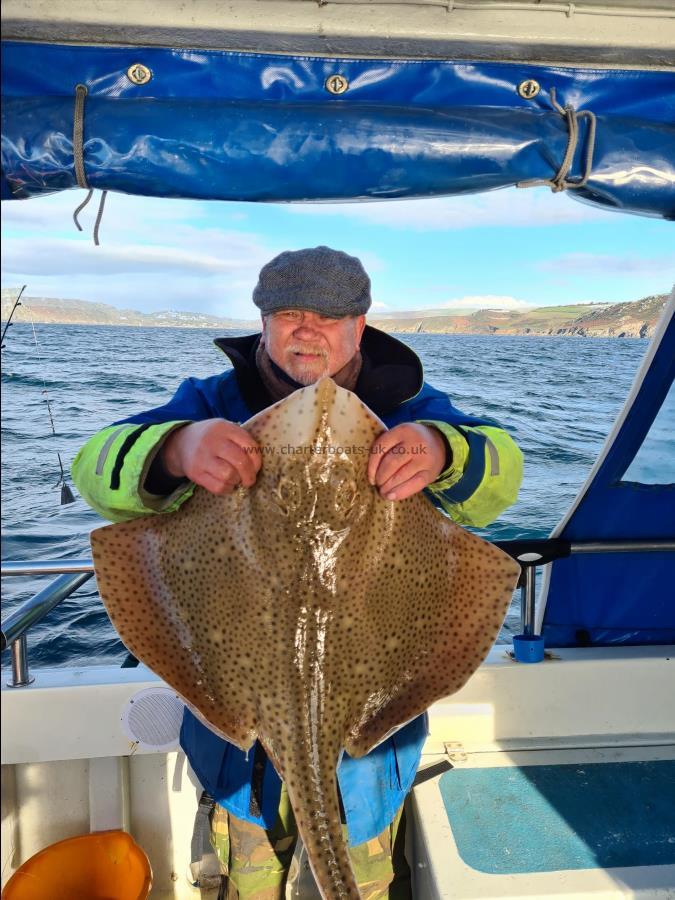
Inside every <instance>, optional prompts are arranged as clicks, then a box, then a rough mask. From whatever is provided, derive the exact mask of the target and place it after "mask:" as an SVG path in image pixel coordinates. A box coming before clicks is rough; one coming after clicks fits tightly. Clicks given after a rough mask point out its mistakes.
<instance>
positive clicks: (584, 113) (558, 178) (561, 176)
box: [516, 88, 597, 193]
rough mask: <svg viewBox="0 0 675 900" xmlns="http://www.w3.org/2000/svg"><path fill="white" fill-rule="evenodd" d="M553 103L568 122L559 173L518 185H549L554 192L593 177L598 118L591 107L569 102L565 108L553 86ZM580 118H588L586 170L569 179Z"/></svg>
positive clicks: (582, 184) (574, 186) (518, 185)
mask: <svg viewBox="0 0 675 900" xmlns="http://www.w3.org/2000/svg"><path fill="white" fill-rule="evenodd" d="M551 105H552V106H553V108H554V109H555V110H556V112H559V113H560V115H561V116H562V117H563V118H564V119H565V122H566V123H567V132H568V135H567V148H566V150H565V155H564V157H563V161H562V163H561V164H560V168H559V169H558V172H557V174H556V175H555V176H554V177H553V178H532V179H529V180H528V181H520V182H519V183H518V184H517V185H516V187H519V188H529V187H538V186H540V185H547V186H548V187H550V188H551V190H552V191H553V193H558V192H559V191H566V190H570V189H574V188H580V187H584V186H585V185H586V184H587V182H588V179H589V178H590V177H591V171H592V169H593V152H594V150H595V131H596V121H597V120H596V118H595V114H594V113H592V112H591V111H590V109H582V110H581V111H580V112H577V110H575V109H574V107H573V106H572V105H571V104H569V103H568V104H567V105H566V106H565V107H564V108H563V107H562V106H561V105H560V104H559V103H558V100H557V99H556V92H555V88H551ZM579 119H588V134H587V136H586V150H585V153H584V172H583V175H582V176H581V178H575V179H574V180H571V179H569V178H568V177H567V176H568V175H569V173H570V169H571V168H572V163H573V162H574V154H575V153H576V152H577V145H578V143H579Z"/></svg>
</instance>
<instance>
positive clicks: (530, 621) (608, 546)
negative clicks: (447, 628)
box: [0, 538, 675, 687]
mask: <svg viewBox="0 0 675 900" xmlns="http://www.w3.org/2000/svg"><path fill="white" fill-rule="evenodd" d="M493 543H495V544H496V546H498V547H500V548H501V549H502V550H504V551H505V552H506V553H508V554H509V556H512V557H513V559H515V560H516V561H517V562H519V563H520V565H521V567H522V575H521V579H520V581H519V585H520V588H521V595H520V597H521V599H520V619H521V630H522V633H523V634H527V635H534V634H535V606H536V586H537V583H536V569H537V566H542V565H546V564H547V563H551V562H553V561H554V560H556V559H563V558H564V557H567V556H571V555H574V554H578V553H638V552H639V553H645V552H652V553H654V552H664V551H665V552H672V551H674V550H675V540H672V541H671V540H663V541H585V542H581V541H579V542H574V541H563V540H559V539H551V538H542V539H533V540H520V541H494V542H493ZM57 574H58V575H59V578H57V579H56V580H55V581H53V582H52V583H51V584H50V585H49V586H48V587H46V588H44V590H42V591H40V592H39V593H37V594H35V596H34V597H31V598H30V600H26V602H25V603H22V605H21V606H20V607H19V608H18V609H16V610H14V612H12V613H10V615H9V616H8V617H7V619H6V620H5V621H4V622H3V623H2V635H1V637H0V642H1V649H2V650H5V649H6V648H7V647H10V648H11V651H12V682H11V686H12V687H23V686H24V685H26V684H30V683H31V682H32V681H33V679H32V678H31V676H30V672H29V669H28V645H27V640H26V633H27V631H28V629H29V628H30V627H31V626H32V625H36V624H37V623H38V622H40V621H41V620H42V619H43V618H44V617H45V616H46V615H47V613H49V612H51V610H52V609H54V607H55V606H58V605H59V603H61V602H62V601H63V600H65V599H66V598H67V597H69V596H70V595H71V594H72V593H73V592H74V591H76V590H77V589H78V588H79V587H80V586H81V585H83V584H84V583H85V581H88V580H89V579H90V578H91V577H92V575H93V574H94V565H93V563H92V561H91V560H90V559H71V560H39V561H37V562H31V563H26V562H3V563H2V566H1V569H0V575H2V577H5V576H9V575H57Z"/></svg>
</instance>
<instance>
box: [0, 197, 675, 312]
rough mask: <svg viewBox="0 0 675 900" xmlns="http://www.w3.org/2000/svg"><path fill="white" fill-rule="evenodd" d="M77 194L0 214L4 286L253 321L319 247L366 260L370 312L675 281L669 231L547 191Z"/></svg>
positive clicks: (662, 287)
mask: <svg viewBox="0 0 675 900" xmlns="http://www.w3.org/2000/svg"><path fill="white" fill-rule="evenodd" d="M83 197H84V193H83V192H81V191H63V192H61V193H59V194H52V195H49V196H42V197H35V198H32V199H30V200H23V201H6V202H4V203H3V204H2V238H3V251H2V286H3V287H5V288H15V287H16V288H18V287H20V286H21V285H22V284H26V285H27V290H26V296H27V297H30V296H34V297H35V296H39V297H59V298H74V299H80V300H89V301H94V302H101V303H109V304H111V305H113V306H116V307H119V308H126V309H134V310H138V311H141V312H158V311H161V310H178V311H183V310H184V311H194V312H201V313H206V314H209V315H217V316H224V317H231V318H237V319H249V320H250V319H253V318H255V316H256V310H255V307H253V305H252V302H251V299H250V298H251V293H252V291H253V288H254V286H255V283H256V280H257V275H258V271H259V270H260V267H261V266H262V265H264V264H265V263H266V262H267V261H269V260H270V259H271V258H272V257H273V256H275V255H276V254H277V253H280V252H282V251H283V250H296V249H300V248H302V247H313V246H317V245H319V244H326V245H328V246H330V247H334V248H336V249H340V250H344V251H346V252H347V253H351V254H354V255H356V256H358V257H360V259H361V260H362V262H363V263H364V265H365V267H366V269H367V270H368V272H369V274H370V277H371V281H372V296H373V307H372V310H371V312H372V313H379V314H382V315H386V314H387V313H388V312H394V311H403V310H411V311H414V310H420V309H429V308H433V309H440V308H451V309H467V310H469V309H476V308H492V309H497V308H500V309H523V310H525V309H527V308H528V307H537V306H550V305H560V304H567V303H590V302H619V301H627V300H638V299H640V298H641V297H645V296H648V295H650V294H655V293H666V292H668V291H669V290H670V289H671V287H672V285H673V281H674V280H675V240H674V237H675V232H674V231H673V225H672V223H668V222H665V221H663V220H659V219H651V218H646V217H643V216H636V215H626V214H620V213H617V212H613V211H605V210H602V209H597V208H594V207H591V206H590V205H588V204H584V203H581V202H579V201H575V200H574V199H572V198H571V197H568V196H566V195H564V194H553V193H552V192H551V191H550V190H549V189H548V188H545V187H537V188H530V189H526V190H518V189H516V188H508V189H503V190H498V191H491V192H488V193H483V194H474V195H467V196H462V197H444V198H434V199H423V200H389V201H370V202H360V203H342V204H334V203H315V204H264V203H239V202H227V201H208V202H206V201H196V200H173V199H171V200H167V199H154V198H148V197H133V196H129V195H126V194H118V193H111V194H109V195H108V199H107V203H106V208H105V212H104V215H103V221H102V224H101V229H100V240H101V246H99V247H96V246H94V243H93V240H92V230H93V224H94V219H95V216H96V208H97V206H98V198H99V195H98V194H95V195H94V198H93V199H92V202H91V203H90V204H89V207H87V209H86V210H84V212H83V213H82V214H81V216H80V220H81V222H82V225H83V226H84V230H83V232H82V233H80V232H78V231H77V230H76V228H75V225H74V224H73V220H72V214H73V211H74V209H75V208H76V206H77V205H78V204H79V203H80V202H81V200H82V199H83Z"/></svg>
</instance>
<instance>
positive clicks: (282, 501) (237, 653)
mask: <svg viewBox="0 0 675 900" xmlns="http://www.w3.org/2000/svg"><path fill="white" fill-rule="evenodd" d="M244 427H245V428H246V429H247V430H248V431H249V432H250V434H251V435H252V436H253V437H254V438H255V439H256V440H257V441H258V443H259V444H260V446H261V448H262V453H263V465H262V468H261V471H260V473H259V475H258V478H257V481H256V484H255V485H254V486H253V487H252V488H250V489H246V488H243V487H240V488H238V489H237V490H236V491H235V492H234V493H233V494H231V495H229V496H224V497H217V496H214V495H212V494H209V493H208V492H207V491H205V490H203V489H201V488H197V489H196V490H195V493H194V495H193V497H192V498H191V499H190V500H188V501H187V502H186V503H185V504H184V505H183V506H182V507H181V508H180V509H179V510H177V511H176V512H174V513H168V514H165V515H156V516H145V517H142V518H139V519H136V520H133V521H130V522H126V523H123V524H118V525H110V526H107V527H105V528H102V529H98V530H96V531H94V532H93V533H92V548H93V555H94V562H95V567H96V577H97V580H98V585H99V590H100V592H101V596H102V597H103V600H104V602H105V605H106V608H107V609H108V612H109V614H110V617H111V619H112V621H113V624H114V625H115V627H116V629H117V631H118V633H119V635H120V637H121V639H122V641H123V642H124V643H125V645H126V646H127V647H128V648H129V650H131V652H132V653H134V654H135V655H136V656H137V657H138V658H139V659H141V660H142V661H143V662H144V663H146V664H147V665H148V666H149V667H150V668H151V669H152V670H153V671H155V672H156V673H157V674H158V675H160V676H161V677H162V678H164V679H165V681H166V682H167V683H168V684H170V685H171V686H172V687H173V688H174V689H175V690H176V691H178V692H179V693H180V694H181V695H182V696H183V697H184V698H185V700H186V702H187V703H188V704H189V706H190V707H191V708H192V709H193V710H194V711H195V712H196V713H197V714H198V715H199V716H200V717H201V718H202V719H203V720H204V721H206V722H207V723H208V724H209V725H210V726H211V727H212V728H213V729H214V730H215V731H216V732H217V733H219V734H221V735H222V736H224V737H226V738H227V739H228V740H230V741H232V742H233V743H234V744H236V745H237V746H238V747H240V748H242V749H244V750H246V749H247V748H249V747H251V746H252V744H253V743H254V741H255V739H256V737H258V738H259V739H260V741H261V742H262V744H263V746H264V747H265V749H266V751H267V753H268V755H269V757H270V759H271V761H272V763H273V765H274V766H275V768H276V770H277V772H278V773H279V775H280V776H281V778H282V779H283V780H284V781H285V782H286V784H287V787H288V792H289V796H290V800H291V804H292V807H293V811H294V813H295V816H296V819H297V823H298V830H299V833H300V835H301V837H302V839H303V841H304V842H305V845H306V848H307V852H308V857H309V860H310V863H311V866H312V870H313V872H314V875H315V878H316V881H317V884H318V886H319V888H320V890H321V892H322V895H323V896H324V897H325V898H330V900H345V898H358V897H359V892H358V888H357V886H356V882H355V880H354V877H353V874H352V871H351V867H350V862H349V857H348V854H347V852H346V847H345V843H344V838H343V835H342V831H341V827H340V814H339V807H338V798H337V787H336V774H335V773H336V767H337V763H338V759H339V756H340V753H341V751H342V750H343V749H346V750H347V752H348V753H349V754H350V755H352V756H354V757H360V756H363V755H364V754H366V753H368V752H369V750H371V749H372V748H373V747H374V746H376V745H377V744H378V743H379V742H381V741H382V740H383V739H384V738H385V737H386V736H387V735H388V734H389V733H390V732H391V731H392V729H394V728H396V727H398V726H400V725H401V724H403V723H405V722H407V721H409V720H410V719H412V718H413V717H414V716H416V715H418V714H419V713H421V712H423V711H424V710H425V709H427V708H428V707H429V706H430V705H431V704H432V703H433V702H434V701H436V700H438V699H440V698H441V697H444V696H446V695H448V694H451V693H453V692H454V691H456V690H458V689H459V688H460V687H462V685H463V684H464V683H465V682H466V681H467V679H468V678H469V677H470V675H471V674H472V673H473V672H474V671H475V670H476V668H477V667H478V666H479V665H480V663H481V662H482V660H483V659H484V658H485V656H486V654H487V652H488V650H489V649H490V647H491V646H492V644H493V642H494V640H495V638H496V636H497V633H498V631H499V628H500V625H501V623H502V621H503V619H504V616H505V614H506V610H507V607H508V604H509V601H510V598H511V594H512V591H513V588H514V586H515V582H516V580H517V576H518V572H519V568H518V566H517V565H516V563H514V562H513V561H512V560H511V559H510V558H509V557H508V556H507V555H506V554H504V553H502V551H500V550H499V549H497V548H496V547H494V546H492V545H491V544H488V543H486V542H485V541H483V540H481V539H480V538H478V537H476V536H475V535H472V534H470V533H469V532H467V531H465V530H463V529H462V528H460V527H459V526H457V525H455V524H454V523H453V522H452V521H451V520H450V519H448V518H447V517H446V516H444V515H443V514H441V513H440V512H438V510H436V509H435V508H434V507H433V506H432V504H431V503H430V502H429V500H428V499H427V498H426V497H424V496H423V495H421V494H418V495H416V496H414V497H411V498H410V499H408V500H405V501H399V502H392V501H386V500H383V499H382V498H381V497H380V496H379V493H378V491H377V490H376V488H374V487H373V486H371V485H370V484H369V483H368V481H367V477H366V468H367V463H368V455H369V449H370V447H371V446H372V443H373V441H374V439H375V438H376V437H377V436H378V435H379V434H381V433H382V431H384V430H385V426H384V425H383V424H382V422H381V421H380V420H379V419H378V418H377V417H376V416H375V415H374V414H373V413H372V412H371V411H370V410H369V409H368V408H367V407H366V406H365V405H364V404H363V403H362V402H361V400H359V398H358V397H357V396H356V395H355V394H353V393H350V392H348V391H346V390H344V389H342V388H339V387H338V386H337V385H336V384H335V383H334V382H333V381H332V380H331V379H330V378H324V379H322V380H321V381H319V382H317V384H315V385H312V386H310V387H307V388H304V389H302V390H299V391H297V392H296V393H294V394H292V395H291V396H290V397H287V398H285V399H284V400H282V401H280V402H279V403H277V404H275V405H274V406H272V407H269V408H268V409H266V410H264V411H263V412H262V413H260V414H258V415H257V416H255V417H254V418H253V419H251V420H250V421H249V422H248V423H246V424H245V426H244Z"/></svg>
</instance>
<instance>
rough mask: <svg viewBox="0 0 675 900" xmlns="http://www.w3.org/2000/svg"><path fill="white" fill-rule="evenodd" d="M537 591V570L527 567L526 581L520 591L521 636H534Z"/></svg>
mask: <svg viewBox="0 0 675 900" xmlns="http://www.w3.org/2000/svg"><path fill="white" fill-rule="evenodd" d="M536 589H537V570H536V568H535V567H534V566H525V581H524V584H523V586H522V587H521V589H520V629H521V634H527V635H530V636H532V635H533V634H534V601H535V595H536Z"/></svg>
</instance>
